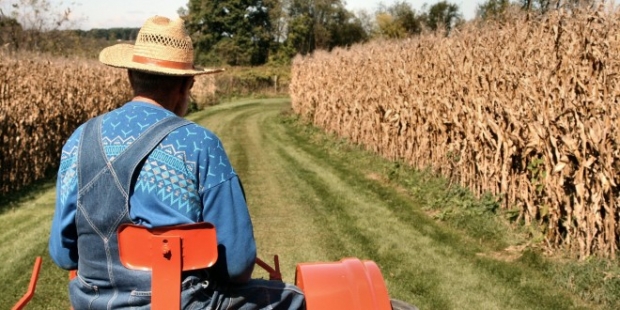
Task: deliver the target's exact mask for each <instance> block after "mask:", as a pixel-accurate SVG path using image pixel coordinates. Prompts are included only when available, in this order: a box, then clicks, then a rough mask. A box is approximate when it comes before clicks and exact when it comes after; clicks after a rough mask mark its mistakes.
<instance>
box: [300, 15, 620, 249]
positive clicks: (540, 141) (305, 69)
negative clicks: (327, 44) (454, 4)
mask: <svg viewBox="0 0 620 310" xmlns="http://www.w3.org/2000/svg"><path fill="white" fill-rule="evenodd" d="M617 29H620V14H618V13H616V12H607V11H604V10H602V9H600V10H591V11H573V12H567V11H556V12H552V13H549V14H546V15H544V16H538V17H532V16H528V17H526V16H521V15H514V16H512V17H509V18H508V19H506V20H504V21H501V22H493V23H491V22H489V23H486V24H471V25H467V26H466V27H464V28H462V29H459V30H456V31H454V32H453V33H451V35H450V36H448V37H446V36H445V35H434V34H428V35H423V36H420V37H417V38H412V39H408V40H405V41H389V42H370V43H367V44H365V45H357V46H353V47H351V48H349V49H337V50H334V51H332V52H331V53H327V52H317V53H315V54H313V55H311V56H307V57H298V58H296V59H295V61H294V63H293V68H292V80H291V84H290V95H291V99H292V106H293V110H294V111H295V112H296V113H297V114H299V115H300V116H301V117H302V118H303V119H305V120H307V121H310V122H312V123H313V124H314V125H316V126H319V127H321V128H324V129H325V130H326V131H329V132H332V133H335V134H337V135H340V136H342V137H345V138H347V139H349V140H350V141H352V142H354V143H358V144H361V145H364V146H365V147H366V148H367V149H369V150H372V151H374V152H377V153H379V154H381V155H383V156H385V157H386V158H389V159H394V160H402V161H405V162H407V163H408V164H411V165H412V166H414V167H417V168H420V169H424V168H430V169H432V170H433V171H434V172H436V173H439V174H442V175H444V176H446V177H447V178H449V179H450V181H451V182H456V183H459V184H461V185H462V186H465V187H467V188H469V189H471V190H472V191H473V192H474V193H475V194H477V195H479V196H481V195H483V194H486V193H491V194H493V195H495V196H496V197H499V198H501V205H502V208H503V209H504V210H506V211H512V212H514V213H515V214H518V216H517V217H516V220H519V221H520V222H523V223H525V224H529V225H532V226H533V227H540V229H539V234H540V235H541V240H544V243H546V245H547V248H548V249H550V250H553V249H559V248H561V247H564V248H565V249H568V250H569V251H570V253H573V254H574V255H576V256H578V257H581V258H585V257H587V256H590V255H593V254H597V255H602V256H606V257H612V258H613V257H615V256H616V253H617V250H618V241H619V236H620V226H619V218H620V208H619V207H620V202H619V200H618V196H619V194H620V187H619V186H618V184H619V183H620V149H619V142H620V128H619V117H620V108H619V104H620V102H618V101H619V99H620V76H619V75H618V73H619V72H620V37H619V34H618V32H617Z"/></svg>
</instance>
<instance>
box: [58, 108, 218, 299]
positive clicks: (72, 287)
mask: <svg viewBox="0 0 620 310" xmlns="http://www.w3.org/2000/svg"><path fill="white" fill-rule="evenodd" d="M102 119H103V116H100V117H97V118H95V119H92V120H90V121H89V122H87V124H86V125H85V128H84V130H83V134H82V137H81V139H80V146H79V147H80V150H79V155H78V156H79V158H78V182H79V185H78V186H79V192H78V205H77V214H76V218H75V223H76V227H77V233H78V254H79V260H78V276H77V277H76V278H75V279H74V280H72V281H71V283H70V284H69V292H70V297H71V303H72V305H73V307H74V308H75V309H76V310H81V309H124V308H136V309H143V308H144V309H148V308H150V306H149V305H150V299H151V298H150V295H151V292H150V291H151V277H150V274H151V273H150V271H136V270H129V269H126V268H125V267H123V266H122V265H121V263H120V258H119V253H118V240H117V233H116V231H117V229H118V227H119V225H120V224H123V223H131V219H130V218H129V196H130V194H131V193H130V190H131V189H132V188H133V183H134V182H135V177H136V176H137V174H138V173H139V171H136V170H137V169H139V166H141V163H142V162H143V161H144V159H145V158H146V157H147V156H148V155H149V153H151V151H152V150H153V149H154V148H155V147H157V145H158V144H159V143H160V142H161V140H163V138H164V137H166V136H167V135H168V133H170V132H171V131H173V130H174V129H176V128H179V127H181V126H184V125H187V124H189V123H190V122H189V121H186V120H184V119H183V118H180V117H175V116H172V117H168V118H166V119H164V120H162V121H160V122H158V123H157V124H155V125H153V126H151V127H150V128H148V129H147V130H146V131H145V132H143V133H142V134H141V135H140V137H139V138H138V139H137V140H136V141H134V142H133V143H132V144H131V145H130V146H129V147H127V149H125V151H124V152H123V153H122V154H120V155H119V156H118V157H116V158H114V159H113V160H112V161H109V160H108V158H107V157H106V155H105V152H104V150H103V145H102V137H101V123H102ZM183 286H184V287H183V288H184V294H183V295H184V296H183V297H184V298H185V299H186V300H184V301H183V303H184V304H186V303H187V302H189V300H187V299H195V298H194V297H196V296H194V297H192V296H189V295H191V293H192V292H195V291H198V290H200V289H201V288H202V284H201V282H200V279H199V278H197V277H186V278H185V281H184V283H183ZM172 289H173V288H171V290H172ZM205 293H206V292H201V294H205ZM201 297H202V298H199V299H204V298H205V297H207V296H201ZM208 299H210V298H208Z"/></svg>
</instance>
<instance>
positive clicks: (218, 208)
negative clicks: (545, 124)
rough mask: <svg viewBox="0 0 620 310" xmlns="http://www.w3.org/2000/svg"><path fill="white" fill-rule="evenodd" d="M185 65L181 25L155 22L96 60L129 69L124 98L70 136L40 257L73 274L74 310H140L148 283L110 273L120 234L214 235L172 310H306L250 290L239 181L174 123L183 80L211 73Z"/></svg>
mask: <svg viewBox="0 0 620 310" xmlns="http://www.w3.org/2000/svg"><path fill="white" fill-rule="evenodd" d="M193 59H194V55H193V48H192V42H191V39H190V38H189V36H188V35H187V33H186V30H185V27H184V24H183V20H181V19H178V20H175V21H171V20H169V19H167V18H165V17H159V16H155V17H153V18H150V19H148V20H147V21H146V22H145V24H144V26H143V27H142V28H141V29H140V32H139V34H138V38H137V40H136V43H135V45H129V44H118V45H115V46H112V47H108V48H105V49H104V50H103V51H102V52H101V54H100V55H99V60H100V61H101V62H102V63H104V64H106V65H109V66H112V67H117V68H125V69H128V77H129V81H130V83H131V86H132V89H133V90H134V98H133V99H132V100H131V101H130V102H128V103H126V104H125V105H124V106H122V107H120V108H118V109H116V110H113V111H111V112H109V113H106V114H104V115H102V116H99V117H97V118H94V119H92V120H89V121H88V122H86V123H85V124H84V125H82V126H80V127H79V128H78V129H77V130H76V131H75V132H74V133H73V134H72V135H71V137H70V138H69V140H68V141H67V142H66V143H65V145H64V146H63V150H62V157H61V163H60V169H59V173H58V181H57V201H56V210H55V214H54V218H53V222H52V230H51V236H50V240H49V252H50V255H51V257H52V259H53V260H54V262H55V263H56V264H57V265H58V266H60V267H61V268H64V269H67V270H74V269H77V270H78V273H77V276H76V278H75V279H73V280H72V281H71V282H70V284H69V293H70V294H69V295H70V298H71V303H72V305H73V307H74V308H75V309H121V308H123V309H124V308H130V307H131V308H132V309H134V308H135V309H148V308H149V307H150V273H149V272H145V271H135V270H129V269H126V268H124V267H123V266H122V265H121V263H120V260H119V254H118V241H117V234H116V231H117V229H118V227H119V226H120V225H121V224H124V223H133V224H138V225H143V226H146V227H149V228H152V227H162V226H171V225H179V224H188V223H195V222H201V221H206V222H211V223H213V224H214V225H215V227H216V229H217V238H218V261H217V262H216V265H215V266H213V267H211V268H208V270H200V271H196V272H188V273H183V279H182V281H183V283H182V288H181V289H182V294H181V304H182V308H184V309H262V308H267V309H303V308H304V307H305V302H304V297H303V294H302V293H301V291H300V290H299V289H298V288H297V287H295V286H293V285H289V284H285V283H282V282H276V281H266V280H258V279H254V280H252V279H251V274H252V270H253V268H254V263H255V259H256V244H255V241H254V235H253V230H252V223H251V220H250V215H249V212H248V208H247V205H246V201H245V196H244V193H243V188H242V186H241V183H240V180H239V178H238V176H237V174H236V173H235V171H234V169H233V168H232V167H231V165H230V162H229V160H228V156H227V155H226V153H225V151H224V149H223V147H222V143H221V142H220V140H219V138H218V137H217V136H215V135H214V134H213V133H211V132H210V131H209V130H207V129H205V128H203V127H201V126H199V125H197V124H195V123H192V122H189V121H186V120H184V119H183V118H182V116H183V115H185V113H186V112H187V105H188V101H189V93H190V90H191V88H192V85H193V82H194V76H196V75H200V74H209V73H215V72H218V71H219V70H205V69H201V68H196V67H194V65H193ZM174 289H175V288H171V290H174ZM242 307H243V308H242Z"/></svg>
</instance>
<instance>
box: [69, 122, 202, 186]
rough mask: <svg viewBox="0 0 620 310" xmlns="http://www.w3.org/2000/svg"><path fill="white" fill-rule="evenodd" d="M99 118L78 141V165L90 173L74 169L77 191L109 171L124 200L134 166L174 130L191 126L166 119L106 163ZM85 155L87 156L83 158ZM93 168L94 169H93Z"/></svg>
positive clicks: (86, 126) (88, 124)
mask: <svg viewBox="0 0 620 310" xmlns="http://www.w3.org/2000/svg"><path fill="white" fill-rule="evenodd" d="M102 121H103V115H102V116H98V117H96V118H94V119H92V120H90V121H88V122H87V123H86V125H85V128H84V130H83V134H82V138H81V141H80V151H79V153H78V154H79V155H78V156H79V159H78V164H79V166H80V167H90V169H78V171H79V173H80V175H79V178H78V180H79V181H78V182H79V183H80V184H79V189H80V191H82V189H84V188H85V187H84V185H87V184H88V183H91V182H94V181H95V180H96V179H97V178H98V176H99V175H101V174H102V173H104V172H105V171H107V170H110V171H111V172H112V173H113V174H114V175H115V177H114V178H115V180H116V181H117V182H120V184H119V185H120V186H121V188H120V189H121V190H122V191H123V194H124V195H125V197H128V196H129V195H128V193H129V190H130V188H131V182H132V177H133V175H134V173H135V170H136V168H137V166H138V165H139V164H140V163H141V162H142V161H143V160H144V159H145V158H146V157H147V156H148V155H149V154H150V153H151V152H152V151H153V150H154V149H155V147H157V145H159V143H160V142H161V141H162V140H163V139H164V138H165V137H166V136H167V135H168V134H169V133H171V132H172V131H174V130H175V129H177V128H179V127H182V126H185V125H188V124H191V122H190V121H188V120H186V119H183V118H181V117H178V116H170V117H167V118H164V119H163V120H161V121H159V122H157V123H155V124H154V125H152V126H150V127H149V128H148V129H147V130H146V131H144V132H143V133H142V134H141V135H140V137H138V139H136V141H134V142H133V143H131V145H129V146H128V147H127V148H126V149H125V150H124V151H123V152H122V153H121V154H120V155H118V156H117V157H116V158H114V159H113V160H112V161H109V160H108V158H107V156H106V154H105V151H104V149H103V144H102V142H101V141H102V135H101V123H102ZM86 154H88V155H87V156H85V155H86ZM93 168H94V169H93Z"/></svg>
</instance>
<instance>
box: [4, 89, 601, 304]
mask: <svg viewBox="0 0 620 310" xmlns="http://www.w3.org/2000/svg"><path fill="white" fill-rule="evenodd" d="M287 107H288V100H287V99H270V100H248V101H239V102H234V103H227V104H222V105H219V106H217V107H214V108H210V109H208V110H207V111H203V112H200V113H196V114H193V115H191V116H189V119H191V120H194V121H196V122H198V123H200V124H203V125H204V126H206V127H207V128H210V129H211V130H212V131H214V132H215V133H216V134H217V135H218V136H220V138H221V139H222V141H223V142H224V146H225V148H226V149H227V151H228V153H229V156H230V158H231V160H232V162H233V165H234V166H235V168H236V170H237V172H238V173H239V175H240V176H241V178H242V181H243V184H244V187H245V191H246V195H247V199H248V204H249V206H250V213H251V215H252V218H253V222H254V225H255V237H256V239H257V243H258V252H259V257H261V258H263V259H264V260H268V261H269V260H270V259H271V258H270V257H271V256H272V255H273V254H278V255H279V256H280V263H281V268H282V271H283V275H284V278H285V280H286V281H288V282H293V281H294V271H295V265H296V264H297V263H299V262H312V261H337V260H339V259H341V258H344V257H358V258H361V259H371V260H374V261H375V262H377V264H378V265H379V266H380V268H381V269H382V272H383V275H384V278H385V280H386V283H387V285H388V290H389V291H390V294H391V295H392V296H393V297H395V298H398V299H402V300H405V301H407V302H409V303H412V304H415V305H417V306H418V307H419V308H420V309H592V308H594V307H593V306H592V305H588V304H585V303H584V302H583V301H581V300H579V299H577V298H576V297H575V296H573V295H571V294H569V293H568V292H566V291H563V290H561V289H560V288H558V287H557V286H554V285H552V284H551V283H550V282H548V281H547V279H545V278H544V277H543V276H542V275H541V274H540V273H539V272H537V270H535V269H532V268H529V267H527V266H525V265H523V264H520V263H518V262H507V261H504V260H499V259H494V258H490V257H491V256H488V255H480V254H481V253H486V252H489V251H491V249H489V248H488V247H486V246H485V245H484V244H481V243H480V242H478V241H477V240H476V239H475V238H471V237H469V236H467V235H465V234H463V233H461V232H458V231H455V230H454V229H451V228H449V227H448V226H446V225H444V224H442V223H439V222H437V221H435V220H433V219H432V218H431V217H430V216H429V215H428V214H427V212H425V211H424V207H425V206H424V205H423V204H422V203H421V202H420V201H417V200H415V199H411V197H410V196H409V195H407V194H406V193H405V192H404V191H402V190H401V189H399V188H398V187H396V186H394V185H393V184H390V182H388V181H386V179H387V178H388V177H387V176H386V173H388V170H386V165H389V164H388V163H386V162H384V161H382V160H379V159H377V158H375V157H373V156H369V155H368V154H365V153H363V152H360V151H355V150H349V149H348V148H346V147H338V143H337V142H335V143H334V144H329V143H327V142H326V140H322V139H321V138H317V136H316V135H314V134H312V133H309V132H308V131H307V130H304V129H303V128H302V127H298V126H295V124H294V123H293V122H292V121H291V120H290V118H287V117H283V116H282V111H283V110H285V109H286V108H287ZM421 182H423V181H421ZM413 186H416V185H413ZM420 186H422V185H420ZM53 203H54V188H53V185H49V186H48V187H47V188H43V189H41V190H40V191H38V192H37V193H36V194H35V195H34V196H33V197H32V198H30V199H25V200H23V201H22V202H20V203H19V204H18V205H16V207H15V208H7V207H4V208H0V210H4V211H3V212H2V213H1V214H0V241H3V246H2V247H0V257H2V258H4V264H3V265H2V266H0V286H2V292H3V294H1V295H0V305H7V304H8V305H12V304H13V303H14V302H15V301H17V300H18V299H19V297H20V295H21V294H23V292H24V291H25V289H26V287H27V284H28V279H29V276H30V270H31V268H32V263H33V262H34V258H35V257H36V256H38V255H41V256H43V259H44V265H43V269H42V278H41V279H40V281H39V286H38V287H37V294H36V295H35V298H34V299H33V301H32V303H31V306H30V307H29V309H59V308H64V309H67V308H68V303H67V302H66V273H65V272H64V271H62V270H59V269H58V268H56V267H54V266H53V264H51V261H50V259H49V257H48V256H47V254H46V253H47V250H46V246H47V237H48V234H49V224H50V219H51V216H52V212H53ZM257 276H261V273H260V272H257ZM0 309H4V307H0Z"/></svg>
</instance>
